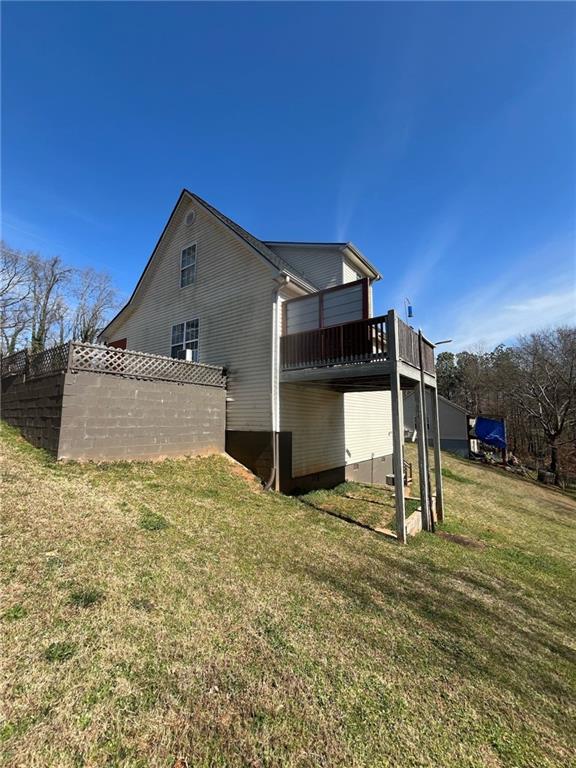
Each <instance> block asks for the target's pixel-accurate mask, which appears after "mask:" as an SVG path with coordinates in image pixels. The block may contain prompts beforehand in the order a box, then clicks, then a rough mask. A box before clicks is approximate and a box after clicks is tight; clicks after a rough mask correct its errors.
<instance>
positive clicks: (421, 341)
mask: <svg viewBox="0 0 576 768" xmlns="http://www.w3.org/2000/svg"><path fill="white" fill-rule="evenodd" d="M418 364H419V367H420V389H421V391H422V398H421V400H420V402H421V403H422V407H421V416H422V420H421V423H422V432H423V435H422V439H423V443H424V445H423V450H422V454H423V457H424V472H425V474H426V491H427V493H428V504H427V507H428V511H429V518H428V520H429V527H428V528H427V530H429V531H432V533H434V517H433V515H432V495H431V488H430V462H429V460H428V413H427V411H428V408H427V403H426V379H425V374H424V338H423V336H422V331H418Z"/></svg>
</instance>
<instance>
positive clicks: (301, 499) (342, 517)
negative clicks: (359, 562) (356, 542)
mask: <svg viewBox="0 0 576 768" xmlns="http://www.w3.org/2000/svg"><path fill="white" fill-rule="evenodd" d="M297 498H298V501H299V502H300V503H301V504H305V505H306V506H307V507H310V508H311V509H314V510H316V511H317V512H323V513H324V514H325V515H330V517H336V518H337V519H338V520H342V521H343V522H345V523H350V524H351V525H356V526H357V527H358V528H363V529H364V530H366V531H370V532H371V533H375V534H376V535H377V536H380V537H381V538H384V539H386V538H387V536H386V534H384V533H383V532H382V530H378V529H377V528H373V527H372V526H371V525H368V524H367V523H361V522H360V521H359V520H355V519H354V518H353V517H349V516H348V515H344V514H342V512H336V511H335V510H334V509H326V508H325V507H320V506H318V505H317V504H312V502H311V501H309V500H308V499H306V498H305V497H304V496H301V497H297ZM342 498H354V497H352V496H343V497H342ZM355 501H358V499H355ZM362 501H368V499H362ZM374 503H375V504H380V503H381V502H377V501H376V502H374ZM387 530H390V533H395V531H394V530H393V529H387Z"/></svg>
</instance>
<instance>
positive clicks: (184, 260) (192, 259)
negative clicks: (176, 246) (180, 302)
mask: <svg viewBox="0 0 576 768" xmlns="http://www.w3.org/2000/svg"><path fill="white" fill-rule="evenodd" d="M195 279H196V244H194V245H189V246H188V248H184V250H183V251H182V255H181V256H180V288H184V287H185V286H187V285H191V284H192V283H193V282H194V280H195Z"/></svg>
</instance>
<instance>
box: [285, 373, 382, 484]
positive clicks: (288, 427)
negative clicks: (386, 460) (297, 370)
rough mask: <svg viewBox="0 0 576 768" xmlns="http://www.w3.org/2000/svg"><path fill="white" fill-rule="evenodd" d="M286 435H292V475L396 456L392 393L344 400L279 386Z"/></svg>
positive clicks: (331, 394) (310, 389) (313, 390)
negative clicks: (393, 435)
mask: <svg viewBox="0 0 576 768" xmlns="http://www.w3.org/2000/svg"><path fill="white" fill-rule="evenodd" d="M280 396H281V414H282V416H281V421H282V430H283V431H289V432H292V475H293V476H294V477H302V476H304V475H308V474H312V473H316V472H321V471H322V470H325V469H334V468H336V467H343V466H344V465H345V464H355V463H356V462H361V461H367V460H369V459H371V458H372V456H374V457H379V456H390V455H391V454H392V418H391V414H392V412H391V396H390V392H349V393H348V392H347V393H346V394H344V395H343V394H341V393H339V392H332V391H330V390H325V389H320V388H316V387H306V386H300V385H297V384H283V385H282V386H281V393H280Z"/></svg>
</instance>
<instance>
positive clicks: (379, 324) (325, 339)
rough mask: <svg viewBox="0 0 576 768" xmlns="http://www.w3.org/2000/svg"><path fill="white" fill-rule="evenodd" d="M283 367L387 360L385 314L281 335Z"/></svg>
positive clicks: (291, 367)
mask: <svg viewBox="0 0 576 768" xmlns="http://www.w3.org/2000/svg"><path fill="white" fill-rule="evenodd" d="M280 354H281V360H282V368H284V370H289V369H293V368H313V367H317V366H324V365H341V364H349V363H366V362H373V361H377V360H386V357H387V335H386V315H382V316H380V317H370V318H367V319H365V320H355V321H354V322H351V323H344V324H342V325H332V326H328V327H327V328H315V329H313V330H310V331H301V332H299V333H291V334H288V335H287V336H282V338H281V340H280Z"/></svg>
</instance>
